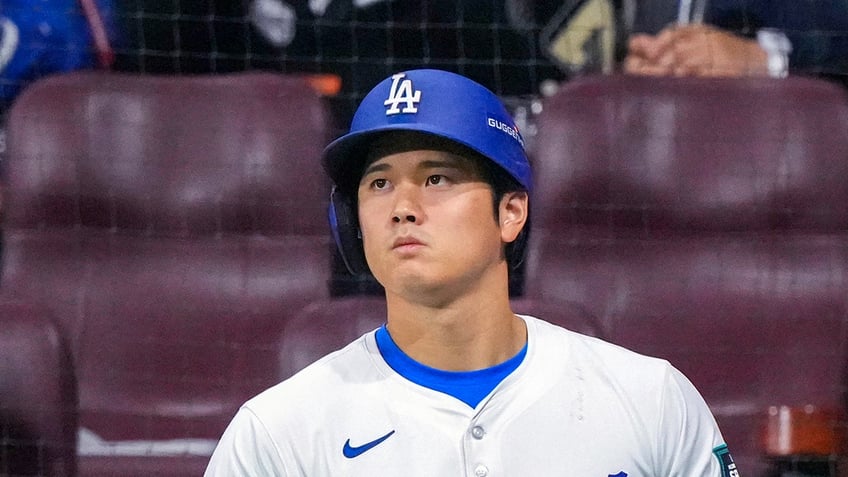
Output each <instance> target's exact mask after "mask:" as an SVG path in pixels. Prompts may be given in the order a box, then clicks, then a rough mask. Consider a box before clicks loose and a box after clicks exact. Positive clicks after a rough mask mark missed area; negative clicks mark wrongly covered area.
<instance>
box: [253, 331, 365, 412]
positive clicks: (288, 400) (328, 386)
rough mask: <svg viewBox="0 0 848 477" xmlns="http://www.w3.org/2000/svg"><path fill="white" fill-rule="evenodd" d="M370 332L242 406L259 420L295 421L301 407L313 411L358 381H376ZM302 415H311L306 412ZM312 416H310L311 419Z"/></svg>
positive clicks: (343, 392)
mask: <svg viewBox="0 0 848 477" xmlns="http://www.w3.org/2000/svg"><path fill="white" fill-rule="evenodd" d="M372 335H373V333H369V334H366V335H364V336H361V337H360V338H358V339H356V340H355V341H353V342H351V343H350V344H348V345H347V346H345V347H344V348H342V349H340V350H337V351H334V352H332V353H330V354H327V355H325V356H324V357H322V358H321V359H319V360H318V361H315V362H314V363H312V364H310V365H308V366H307V367H305V368H303V369H302V370H300V371H299V372H297V373H295V374H294V375H293V376H291V377H289V378H288V379H285V380H284V381H282V382H280V383H278V384H276V385H274V386H272V387H270V388H268V389H266V390H265V391H263V392H261V393H260V394H258V395H256V396H254V397H253V398H251V399H250V400H248V401H247V402H246V403H245V404H244V406H243V407H244V408H246V409H247V410H249V411H250V412H251V413H253V414H254V415H255V416H256V419H258V420H260V421H262V422H274V423H276V424H279V423H281V422H289V423H291V424H296V422H291V421H298V420H300V419H302V418H303V416H304V414H305V413H304V412H303V411H304V410H306V409H309V410H311V411H315V410H316V409H317V408H319V407H321V406H332V405H333V403H334V402H335V401H336V400H339V399H343V396H344V395H345V390H346V389H348V388H351V387H354V386H356V385H357V383H362V382H373V381H376V380H379V378H380V370H379V369H378V367H377V366H375V364H374V360H375V359H378V358H377V357H376V356H375V353H377V354H378V353H379V352H378V351H377V350H376V346H374V345H373V343H369V341H370V340H372V339H373V336H372ZM306 414H312V412H310V413H306ZM310 419H314V415H313V417H312V418H310Z"/></svg>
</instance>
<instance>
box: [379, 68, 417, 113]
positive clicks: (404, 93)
mask: <svg viewBox="0 0 848 477" xmlns="http://www.w3.org/2000/svg"><path fill="white" fill-rule="evenodd" d="M405 77H406V74H405V73H397V74H394V75H392V88H391V90H390V91H389V98H388V99H387V100H385V101H383V105H384V106H391V107H390V108H389V109H387V110H386V116H391V115H392V114H398V113H417V112H418V108H417V107H416V104H418V103H419V102H420V101H421V91H420V90H417V91H414V92H413V90H412V80H410V79H403V78H405ZM401 80H403V81H401ZM401 103H404V104H405V106H404V107H403V109H399V108H398V106H399V105H400V104H401Z"/></svg>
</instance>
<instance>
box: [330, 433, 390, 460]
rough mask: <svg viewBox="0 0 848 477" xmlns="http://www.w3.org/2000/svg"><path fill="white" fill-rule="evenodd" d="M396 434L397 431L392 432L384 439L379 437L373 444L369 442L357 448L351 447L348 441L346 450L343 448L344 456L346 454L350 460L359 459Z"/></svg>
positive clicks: (345, 444)
mask: <svg viewBox="0 0 848 477" xmlns="http://www.w3.org/2000/svg"><path fill="white" fill-rule="evenodd" d="M394 433H395V431H391V432H389V433H388V434H386V435H385V436H383V437H378V438H377V439H374V440H373V441H371V442H367V443H365V444H362V445H361V446H357V447H354V446H352V445H350V439H348V440H347V441H345V443H344V448H342V454H344V456H345V457H347V458H348V459H353V458H354V457H358V456H360V455H362V453H364V452H367V451H369V450H370V449H372V448H374V447H376V446H378V445H380V444H381V443H382V442H383V441H384V440H386V439H388V438H389V437H391V436H392V434H394Z"/></svg>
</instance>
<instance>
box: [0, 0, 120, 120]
mask: <svg viewBox="0 0 848 477" xmlns="http://www.w3.org/2000/svg"><path fill="white" fill-rule="evenodd" d="M114 19H115V5H114V4H113V0H3V1H2V2H0V101H2V103H3V111H5V110H6V109H7V108H8V106H9V105H10V104H11V102H12V101H13V100H14V98H15V97H16V96H17V95H18V94H20V92H21V91H22V90H23V88H24V87H25V86H26V85H27V84H29V83H30V82H32V81H34V80H36V79H38V78H41V77H44V76H47V75H50V74H54V73H60V72H67V71H73V70H80V69H89V68H95V67H107V68H108V67H110V66H111V63H112V61H113V52H112V48H113V46H114V44H115V41H116V40H117V34H118V31H117V29H116V28H115V24H114Z"/></svg>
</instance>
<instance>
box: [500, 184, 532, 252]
mask: <svg viewBox="0 0 848 477" xmlns="http://www.w3.org/2000/svg"><path fill="white" fill-rule="evenodd" d="M529 202H530V199H529V197H528V196H527V192H525V191H514V192H507V193H505V194H504V195H503V197H501V201H500V204H499V206H498V207H499V211H498V212H499V214H498V218H499V221H500V224H499V225H500V228H501V240H502V241H503V242H504V243H510V242H513V241H514V240H515V239H516V238H517V237H518V234H519V233H521V230H522V229H523V228H524V225H525V224H526V223H527V217H528V214H529V206H530V204H529Z"/></svg>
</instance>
